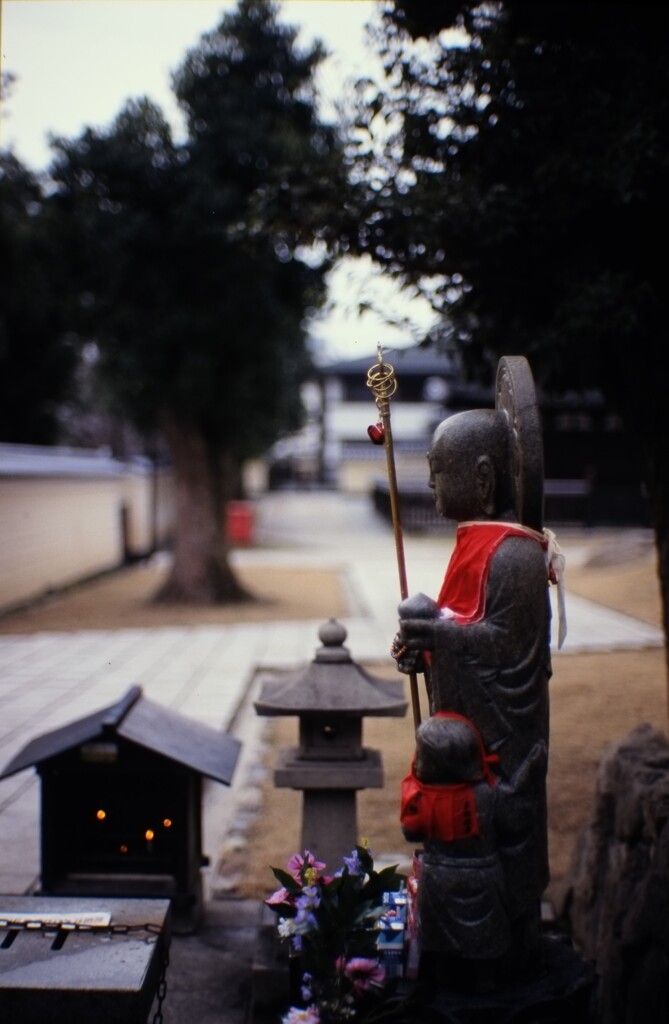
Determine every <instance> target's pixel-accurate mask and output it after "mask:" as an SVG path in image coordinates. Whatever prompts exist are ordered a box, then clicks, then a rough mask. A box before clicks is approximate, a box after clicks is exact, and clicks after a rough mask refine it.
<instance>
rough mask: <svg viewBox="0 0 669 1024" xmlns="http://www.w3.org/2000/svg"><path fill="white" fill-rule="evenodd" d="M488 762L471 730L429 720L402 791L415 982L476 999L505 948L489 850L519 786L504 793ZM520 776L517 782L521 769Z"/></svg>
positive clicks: (505, 824) (505, 904) (464, 724)
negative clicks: (415, 865) (413, 882)
mask: <svg viewBox="0 0 669 1024" xmlns="http://www.w3.org/2000/svg"><path fill="white" fill-rule="evenodd" d="M538 756H540V753H539V752H538ZM497 761H498V758H497V757H496V756H495V755H489V754H486V752H485V749H484V746H483V741H482V739H481V736H480V733H479V731H478V729H477V728H476V726H475V725H474V724H473V723H472V722H470V721H469V720H468V719H467V718H465V717H464V716H462V715H459V714H456V713H454V712H437V713H436V714H435V715H433V716H431V717H430V718H428V719H427V720H426V721H424V722H423V723H422V724H421V725H420V726H419V728H418V731H417V734H416V755H415V758H414V760H413V763H412V765H411V770H410V772H409V774H408V775H407V776H406V778H405V779H404V781H403V783H402V805H401V812H400V821H401V824H402V830H403V832H404V835H405V838H406V839H408V840H409V841H410V842H420V843H422V846H423V849H422V852H421V854H420V857H419V874H418V921H419V934H420V974H421V977H422V978H424V979H431V980H434V979H440V980H442V981H443V980H444V978H445V977H448V978H449V983H450V984H451V986H453V987H456V988H461V989H462V988H465V989H472V990H474V991H477V992H487V991H489V990H491V989H492V988H494V986H495V973H496V970H497V969H499V968H500V967H503V966H504V964H505V957H506V955H507V954H508V953H509V950H510V947H511V942H512V929H511V924H510V918H509V900H508V895H507V891H506V882H505V877H504V871H503V868H502V863H501V860H500V857H499V852H498V846H499V841H500V837H503V836H504V835H505V834H507V835H508V834H511V833H512V832H513V831H514V828H516V827H517V818H518V813H517V812H518V809H519V808H518V801H519V800H520V801H522V799H523V792H522V791H523V788H524V787H523V780H522V779H520V778H515V779H514V780H513V785H511V786H508V785H506V783H504V782H503V781H501V780H500V779H499V778H498V777H497V775H496V774H495V772H494V770H493V768H494V765H496V764H497ZM522 774H523V776H524V777H525V782H526V781H527V774H528V772H527V768H525V769H524V770H523V773H522ZM525 810H527V806H526V808H525ZM521 817H522V816H521Z"/></svg>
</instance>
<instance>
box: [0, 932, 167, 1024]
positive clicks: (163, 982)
mask: <svg viewBox="0 0 669 1024" xmlns="http://www.w3.org/2000/svg"><path fill="white" fill-rule="evenodd" d="M3 928H4V929H6V930H7V931H8V932H9V933H11V932H21V931H24V932H54V933H55V934H56V937H57V936H58V935H59V934H65V935H67V934H69V933H70V932H96V933H100V932H105V933H107V934H109V935H131V934H132V935H134V934H135V933H136V932H146V933H147V935H156V936H158V938H159V940H160V939H161V936H162V926H161V925H159V924H154V923H152V922H149V923H147V924H100V925H97V924H96V925H93V924H82V923H81V922H80V921H58V922H57V923H54V922H48V921H40V920H37V919H36V920H34V921H10V920H8V919H7V918H4V917H0V929H3ZM159 947H160V949H161V967H160V980H159V981H158V988H157V990H156V996H155V1000H156V1012H155V1014H154V1016H153V1022H152V1024H163V1004H164V1002H165V998H166V996H167V968H168V967H169V965H170V954H169V946H168V944H167V943H166V942H164V941H159Z"/></svg>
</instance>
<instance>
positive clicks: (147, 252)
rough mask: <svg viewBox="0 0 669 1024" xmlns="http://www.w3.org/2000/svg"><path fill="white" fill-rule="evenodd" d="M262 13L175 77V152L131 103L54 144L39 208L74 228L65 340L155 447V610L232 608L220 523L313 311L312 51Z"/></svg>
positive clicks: (316, 248)
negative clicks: (51, 206)
mask: <svg viewBox="0 0 669 1024" xmlns="http://www.w3.org/2000/svg"><path fill="white" fill-rule="evenodd" d="M277 14H278V9H277V7H276V6H275V5H274V4H271V3H266V2H259V0H242V2H241V3H240V4H239V6H238V8H237V9H236V10H235V11H234V12H232V13H230V14H228V15H226V16H225V17H224V18H223V20H222V22H221V24H220V26H219V27H218V28H217V29H216V30H215V31H213V32H211V33H208V34H206V35H205V36H203V37H202V39H201V41H200V43H199V45H198V46H197V47H196V48H195V49H194V50H193V51H192V52H190V53H189V54H188V55H187V57H186V59H185V62H184V64H183V66H182V67H181V69H180V70H179V71H178V72H177V73H176V74H175V76H174V89H175V93H176V96H177V98H178V100H179V102H180V104H181V106H182V108H183V110H184V112H185V115H186V122H187V139H186V141H185V143H183V144H182V145H176V144H175V143H174V141H173V139H172V136H171V134H170V131H169V128H168V126H167V124H166V123H165V120H164V118H163V116H162V114H161V112H160V110H159V109H158V108H156V107H155V105H153V104H151V103H149V102H148V101H146V100H143V101H133V102H131V103H129V104H128V105H127V106H126V108H125V109H124V110H123V111H122V112H121V113H120V115H119V116H118V118H117V119H116V121H115V122H114V124H113V125H112V126H111V127H110V128H109V130H106V131H94V130H92V129H87V130H86V131H85V132H84V133H83V134H82V135H81V137H80V138H79V139H77V140H74V141H66V140H59V141H58V142H57V143H56V151H57V155H56V159H55V162H54V165H53V167H52V169H51V173H52V175H53V177H54V179H55V181H56V184H57V191H56V195H55V197H54V203H55V204H56V205H57V206H58V209H59V211H60V213H61V214H62V215H63V217H64V220H65V221H66V222H67V223H74V224H75V225H76V229H75V230H76V231H77V232H78V237H79V238H80V240H81V250H80V251H81V252H83V253H84V254H85V266H81V265H80V266H79V268H78V283H79V289H80V294H81V300H82V301H81V309H80V325H81V326H80V329H81V330H82V331H84V332H88V335H89V336H90V337H92V338H94V339H95V341H96V343H97V345H98V347H99V350H100V368H101V371H102V372H103V374H104V377H105V379H106V381H107V383H108V385H109V386H110V388H111V390H112V392H113V394H114V395H115V398H116V401H117V403H118V405H119V406H120V408H122V409H123V410H124V411H125V413H126V414H127V415H128V416H130V417H131V418H132V420H133V421H134V422H135V423H136V424H137V425H138V426H140V427H143V428H147V427H158V428H160V430H161V431H162V432H163V434H164V437H165V438H166V440H167V443H168V446H169V449H170V453H171V457H172V462H173V466H174V473H175V479H176V493H177V530H176V541H175V557H174V563H173V568H172V571H171V575H170V577H169V579H168V581H167V583H166V585H165V587H164V589H163V591H162V593H161V595H160V596H162V597H164V598H166V599H169V600H183V601H192V602H198V601H199V602H205V601H229V600H240V599H242V598H244V597H245V596H247V595H246V594H245V592H244V590H243V588H242V587H241V586H240V585H239V584H238V581H237V580H236V577H235V575H234V573H233V571H232V569H231V566H230V563H229V559H228V550H227V544H226V538H225V530H224V511H225V506H226V503H227V502H228V500H229V499H230V498H231V497H234V496H235V494H236V489H237V487H238V483H239V469H240V466H241V464H242V463H243V461H244V460H245V459H247V458H249V457H251V456H255V455H258V454H260V453H262V452H263V451H265V450H266V449H267V447H268V446H269V445H270V444H271V443H272V442H273V441H274V440H276V439H277V437H279V436H280V435H281V434H282V433H284V432H288V431H291V430H294V429H295V428H296V427H297V426H298V425H299V423H300V415H301V405H300V397H299V387H300V383H301V381H302V380H303V378H304V375H305V372H306V370H307V369H308V352H307V348H306V342H305V337H306V336H305V322H306V318H307V316H308V314H309V312H310V311H313V309H314V308H316V307H317V306H318V305H319V303H320V302H321V301H322V300H323V298H324V287H325V286H324V279H325V274H326V271H327V269H328V266H329V264H328V260H327V258H326V253H327V242H326V235H327V234H328V231H329V229H328V218H329V214H330V211H331V209H333V208H336V205H337V200H336V198H335V197H336V195H337V189H338V186H339V183H340V182H342V181H343V170H342V164H341V154H340V148H339V143H338V139H337V135H336V132H335V131H334V129H333V128H332V127H331V126H328V125H326V124H323V123H320V121H319V119H318V116H317V110H316V97H315V92H314V82H313V75H314V71H315V69H316V67H317V65H318V63H319V61H320V60H321V59H322V57H323V56H324V53H323V51H322V49H321V47H320V46H318V45H316V46H314V47H312V48H310V49H309V50H306V51H300V50H299V49H298V48H297V47H296V43H295V40H296V35H297V31H296V30H295V29H293V28H290V27H287V26H285V25H282V24H281V23H280V22H279V21H278V18H277Z"/></svg>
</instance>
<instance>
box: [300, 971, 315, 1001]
mask: <svg viewBox="0 0 669 1024" xmlns="http://www.w3.org/2000/svg"><path fill="white" fill-rule="evenodd" d="M301 995H302V998H303V1000H304V1001H305V1003H308V1002H310V1000H311V999H313V992H312V991H311V975H310V974H309V972H308V971H305V972H304V974H303V975H302V990H301Z"/></svg>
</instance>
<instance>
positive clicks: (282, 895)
mask: <svg viewBox="0 0 669 1024" xmlns="http://www.w3.org/2000/svg"><path fill="white" fill-rule="evenodd" d="M294 901H295V897H294V896H292V895H291V894H290V893H289V892H288V890H287V889H284V888H283V886H282V887H281V888H280V889H277V890H276V892H273V893H272V895H271V896H268V897H267V899H266V900H265V903H267V904H268V905H269V906H270V907H272V906H275V905H276V904H277V903H294Z"/></svg>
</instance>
